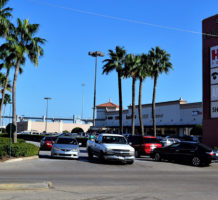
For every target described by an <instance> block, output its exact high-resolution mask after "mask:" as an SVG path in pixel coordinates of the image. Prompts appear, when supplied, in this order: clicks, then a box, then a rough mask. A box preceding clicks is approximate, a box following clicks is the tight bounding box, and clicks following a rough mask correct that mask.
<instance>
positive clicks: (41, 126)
mask: <svg viewBox="0 0 218 200" xmlns="http://www.w3.org/2000/svg"><path fill="white" fill-rule="evenodd" d="M17 127H18V132H21V131H36V132H40V133H41V132H43V131H45V122H35V121H31V120H28V121H27V122H26V121H25V122H18V123H17ZM76 127H80V128H82V129H83V130H84V131H85V132H86V131H88V129H89V128H90V125H89V124H73V123H63V122H48V123H47V132H48V133H55V132H57V133H61V132H63V131H65V130H66V131H69V132H71V131H72V129H73V128H76Z"/></svg>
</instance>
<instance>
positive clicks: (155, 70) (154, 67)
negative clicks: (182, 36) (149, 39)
mask: <svg viewBox="0 0 218 200" xmlns="http://www.w3.org/2000/svg"><path fill="white" fill-rule="evenodd" d="M149 57H150V62H149V63H150V65H151V77H152V78H153V79H154V87H153V97H152V120H153V131H154V136H156V135H157V133H156V132H157V131H156V110H155V98H156V88H157V79H158V76H159V75H160V74H162V73H168V72H169V70H170V69H173V66H172V63H171V62H170V54H169V53H167V52H166V51H165V50H163V49H161V48H160V47H158V46H157V47H156V48H152V49H151V50H150V51H149Z"/></svg>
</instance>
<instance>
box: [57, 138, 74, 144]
mask: <svg viewBox="0 0 218 200" xmlns="http://www.w3.org/2000/svg"><path fill="white" fill-rule="evenodd" d="M56 144H73V145H77V141H76V140H75V139H74V138H59V139H58V140H57V142H56Z"/></svg>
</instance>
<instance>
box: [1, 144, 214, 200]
mask: <svg viewBox="0 0 218 200" xmlns="http://www.w3.org/2000/svg"><path fill="white" fill-rule="evenodd" d="M40 155H41V156H43V157H42V158H39V159H35V160H26V161H20V162H12V163H0V182H1V183H12V182H13V183H37V182H42V181H47V182H48V181H51V182H52V183H53V185H54V188H53V189H49V190H39V191H34V190H33V191H27V190H25V191H4V190H2V191H0V200H11V199H16V200H29V199H31V200H38V199H52V200H56V199H64V200H68V199H69V200H74V199H75V200H78V199H81V200H91V199H96V200H110V199H116V200H121V199H125V200H129V199H136V200H144V199H146V200H175V199H176V200H188V199H191V200H195V199H196V200H205V199H217V196H218V190H217V185H218V163H212V164H211V166H209V167H199V168H197V167H192V166H189V165H182V164H176V163H169V162H154V161H152V160H151V159H150V158H148V157H143V158H140V159H137V160H136V161H135V163H134V164H133V165H123V164H118V163H101V162H99V161H98V160H97V159H94V160H93V161H92V162H89V160H88V158H87V153H86V150H85V148H81V158H80V159H79V160H68V159H51V158H50V157H49V152H40Z"/></svg>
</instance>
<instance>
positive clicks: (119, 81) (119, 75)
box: [118, 71, 123, 134]
mask: <svg viewBox="0 0 218 200" xmlns="http://www.w3.org/2000/svg"><path fill="white" fill-rule="evenodd" d="M118 88H119V121H120V134H123V101H122V80H121V72H119V71H118Z"/></svg>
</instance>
